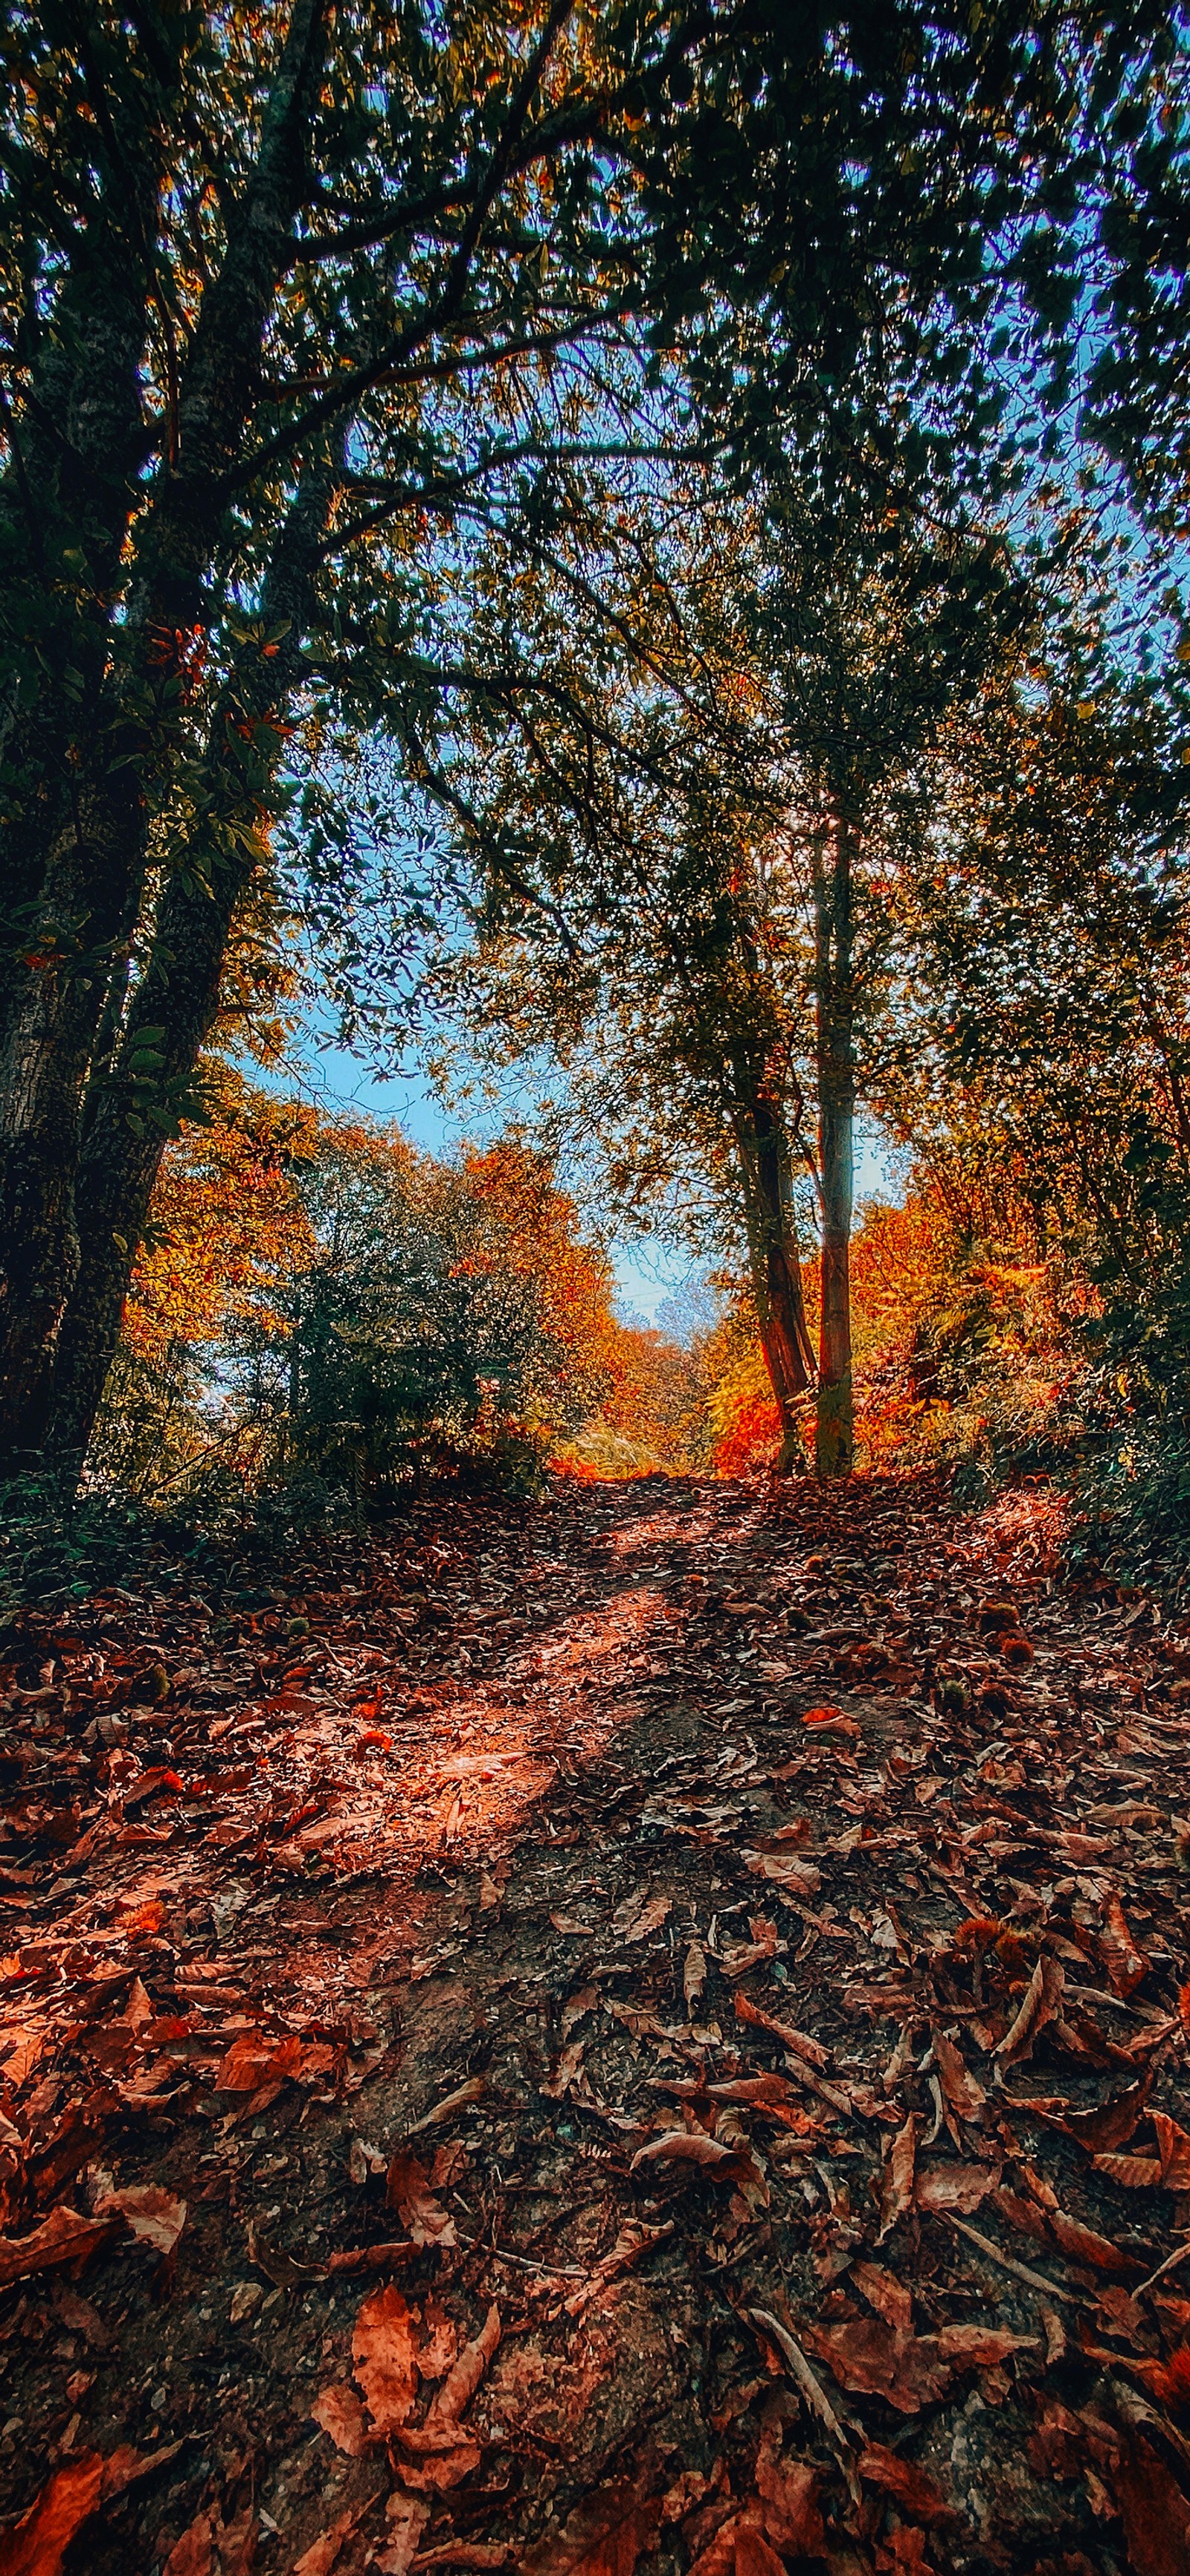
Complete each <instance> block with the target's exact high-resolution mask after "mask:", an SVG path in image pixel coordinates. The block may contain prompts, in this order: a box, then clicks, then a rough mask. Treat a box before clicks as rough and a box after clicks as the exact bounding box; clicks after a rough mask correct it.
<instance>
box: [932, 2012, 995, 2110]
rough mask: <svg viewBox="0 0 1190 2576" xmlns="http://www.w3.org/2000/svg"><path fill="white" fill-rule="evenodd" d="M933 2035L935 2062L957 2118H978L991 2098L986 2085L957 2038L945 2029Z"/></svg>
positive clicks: (939, 2078) (950, 2105)
mask: <svg viewBox="0 0 1190 2576" xmlns="http://www.w3.org/2000/svg"><path fill="white" fill-rule="evenodd" d="M932 2037H933V2050H934V2064H935V2066H936V2067H937V2069H938V2081H939V2083H940V2084H941V2086H942V2092H943V2096H944V2099H945V2100H946V2102H947V2104H948V2106H949V2108H950V2109H951V2110H952V2111H953V2112H954V2115H955V2118H956V2120H978V2118H979V2116H980V2113H981V2111H982V2110H983V2107H984V2104H985V2103H986V2101H987V2095H986V2093H985V2092H984V2089H983V2086H982V2084H980V2083H979V2082H978V2081H977V2079H976V2077H975V2076H974V2075H972V2073H971V2070H970V2068H969V2067H968V2065H967V2063H966V2060H965V2059H964V2056H963V2053H962V2050H961V2049H960V2048H959V2047H957V2046H956V2044H955V2042H954V2040H953V2039H948V2038H947V2036H946V2033H945V2031H941V2030H936V2031H934V2033H933V2035H932Z"/></svg>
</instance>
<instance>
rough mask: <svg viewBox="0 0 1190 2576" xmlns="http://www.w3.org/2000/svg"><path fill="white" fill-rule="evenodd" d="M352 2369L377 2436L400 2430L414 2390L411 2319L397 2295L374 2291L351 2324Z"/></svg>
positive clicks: (415, 2373)
mask: <svg viewBox="0 0 1190 2576" xmlns="http://www.w3.org/2000/svg"><path fill="white" fill-rule="evenodd" d="M351 2356H352V2369H353V2371H354V2373H355V2377H356V2379H357V2381H358V2382H359V2385H360V2387H361V2388H362V2390H363V2393H364V2399H365V2403H366V2405H367V2408H368V2412H369V2414H370V2415H371V2418H372V2421H373V2423H374V2425H375V2427H376V2430H377V2432H378V2433H396V2432H398V2431H399V2430H400V2427H401V2426H402V2424H404V2422H405V2420H406V2417H407V2416H408V2413H409V2409H410V2407H411V2406H412V2404H413V2399H414V2395H415V2393H416V2389H417V2382H418V2368H417V2360H416V2356H415V2351H414V2339H413V2319H412V2317H411V2315H410V2312H409V2309H408V2307H407V2306H406V2304H405V2301H404V2299H403V2298H402V2297H401V2293H400V2291H399V2290H394V2289H392V2288H391V2287H390V2288H387V2289H383V2290H374V2291H373V2292H372V2296H371V2298H370V2299H365V2300H364V2304H363V2306H362V2308H361V2309H360V2312H359V2315H358V2316H357V2318H356V2321H355V2332H354V2334H353V2336H352V2342H351Z"/></svg>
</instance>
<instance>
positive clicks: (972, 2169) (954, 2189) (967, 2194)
mask: <svg viewBox="0 0 1190 2576" xmlns="http://www.w3.org/2000/svg"><path fill="white" fill-rule="evenodd" d="M998 2171H999V2168H998V2167H997V2166H995V2165H930V2166H928V2167H924V2166H923V2167H919V2169H918V2173H917V2179H916V2181H915V2183H914V2187H913V2200H914V2206H915V2208H917V2209H921V2210H924V2211H926V2212H927V2214H928V2213H930V2212H932V2211H939V2210H945V2209H960V2210H970V2209H978V2208H979V2206H980V2203H981V2201H984V2200H986V2199H987V2196H988V2193H989V2192H990V2191H993V2190H994V2189H995V2187H996V2182H997V2178H998Z"/></svg>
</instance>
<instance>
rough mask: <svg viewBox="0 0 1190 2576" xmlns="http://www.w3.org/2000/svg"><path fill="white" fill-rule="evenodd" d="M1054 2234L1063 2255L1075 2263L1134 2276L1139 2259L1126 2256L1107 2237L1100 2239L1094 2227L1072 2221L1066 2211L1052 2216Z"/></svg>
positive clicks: (1054, 2212)
mask: <svg viewBox="0 0 1190 2576" xmlns="http://www.w3.org/2000/svg"><path fill="white" fill-rule="evenodd" d="M1049 2224H1050V2232H1051V2234H1052V2236H1053V2238H1054V2241H1055V2243H1056V2244H1058V2245H1060V2246H1061V2248H1062V2252H1063V2253H1064V2254H1068V2255H1069V2256H1070V2259H1071V2262H1072V2263H1089V2264H1090V2265H1091V2267H1092V2269H1093V2270H1094V2271H1096V2272H1132V2271H1135V2269H1136V2257H1135V2255H1129V2254H1122V2253H1121V2251H1120V2248H1119V2246H1118V2245H1113V2244H1112V2243H1111V2241H1110V2239H1109V2238H1108V2237H1106V2236H1097V2235H1096V2233H1095V2230H1094V2228H1093V2227H1084V2226H1082V2225H1081V2223H1080V2221H1079V2220H1078V2219H1077V2218H1068V2217H1067V2216H1066V2212H1065V2210H1063V2209H1051V2210H1050V2212H1049Z"/></svg>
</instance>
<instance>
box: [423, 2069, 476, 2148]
mask: <svg viewBox="0 0 1190 2576" xmlns="http://www.w3.org/2000/svg"><path fill="white" fill-rule="evenodd" d="M486 2091H487V2083H486V2080H485V2078H484V2077H483V2076H482V2075H469V2076H468V2078H467V2081H466V2083H465V2084H457V2085H456V2086H455V2089H454V2092H453V2093H447V2094H446V2095H444V2097H443V2099H442V2101H441V2102H435V2104H434V2107H433V2110H432V2111H423V2112H422V2115H421V2118H420V2120H414V2121H413V2122H412V2123H411V2125H410V2127H409V2128H408V2129H407V2130H406V2132H405V2135H406V2137H407V2138H420V2136H421V2133H422V2130H423V2129H435V2128H437V2126H438V2124H439V2122H440V2121H442V2120H452V2119H453V2118H454V2115H455V2112H456V2111H463V2110H465V2109H466V2107H467V2104H468V2103H469V2102H478V2101H480V2100H481V2099H482V2097H483V2095H484V2094H485V2093H486Z"/></svg>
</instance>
